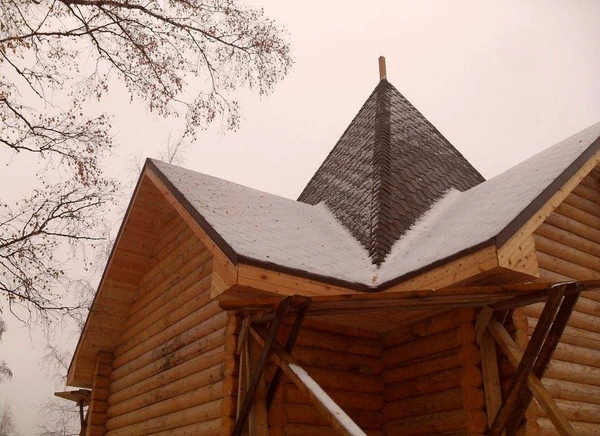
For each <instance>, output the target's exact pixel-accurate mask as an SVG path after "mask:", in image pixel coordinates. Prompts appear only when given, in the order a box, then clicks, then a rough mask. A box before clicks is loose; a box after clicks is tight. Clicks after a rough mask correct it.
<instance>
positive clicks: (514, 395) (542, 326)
mask: <svg viewBox="0 0 600 436" xmlns="http://www.w3.org/2000/svg"><path fill="white" fill-rule="evenodd" d="M564 292H565V286H561V287H558V288H555V289H554V290H553V292H552V293H551V294H550V297H549V298H548V301H547V302H546V305H545V306H544V311H543V312H542V316H541V317H540V320H539V321H538V325H537V326H536V328H535V330H534V332H533V335H532V336H531V340H530V341H529V345H528V346H527V348H526V350H525V353H524V354H523V357H522V358H521V360H520V362H519V365H518V367H517V371H516V373H515V376H514V378H513V381H512V383H511V386H510V388H509V391H508V395H507V397H506V400H505V401H504V403H503V404H502V406H501V407H500V410H499V411H498V413H497V415H496V417H495V419H494V422H493V424H492V425H491V426H490V431H489V434H490V436H500V435H501V434H502V432H503V431H504V430H505V429H506V426H507V424H508V421H509V419H510V418H511V416H513V415H514V414H516V415H519V416H521V417H522V416H523V414H524V413H525V411H524V410H522V411H521V410H519V409H518V408H519V406H522V405H521V404H520V402H519V397H520V396H521V395H523V388H524V387H525V386H526V384H527V380H528V378H529V375H530V374H531V371H532V370H533V366H534V365H535V362H536V359H537V356H538V354H539V352H540V350H541V349H542V347H543V346H544V342H545V340H546V336H547V335H548V331H549V330H550V327H551V326H552V322H553V321H554V317H555V316H556V313H557V311H558V309H559V307H560V304H561V302H562V298H563V295H564ZM507 433H508V434H509V435H510V434H511V433H509V432H507Z"/></svg>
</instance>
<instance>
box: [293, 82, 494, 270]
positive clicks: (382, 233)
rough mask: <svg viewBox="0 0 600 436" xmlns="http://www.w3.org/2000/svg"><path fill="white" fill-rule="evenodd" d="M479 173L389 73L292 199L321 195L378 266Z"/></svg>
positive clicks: (310, 199)
mask: <svg viewBox="0 0 600 436" xmlns="http://www.w3.org/2000/svg"><path fill="white" fill-rule="evenodd" d="M483 181H484V178H483V177H482V176H481V175H480V174H479V173H478V172H477V170H475V168H473V166H471V164H470V163H469V162H468V161H467V160H466V159H465V158H464V157H463V156H462V155H461V154H460V153H459V152H458V151H457V150H456V149H455V148H454V147H453V146H452V144H450V142H448V140H447V139H446V138H444V137H443V136H442V135H441V134H440V133H439V132H438V131H437V129H436V128H435V127H434V126H433V125H432V124H431V123H430V122H429V121H427V120H426V119H425V117H424V116H423V115H422V114H421V113H420V112H419V111H418V110H417V109H416V108H415V107H414V106H413V105H412V104H410V103H409V102H408V100H406V98H404V96H403V95H402V94H400V92H398V90H397V89H396V88H394V87H393V86H392V85H391V84H390V83H389V82H388V81H387V80H385V79H384V80H381V81H380V82H379V84H378V85H377V87H376V88H375V90H374V91H373V93H372V94H371V95H370V96H369V98H368V99H367V101H366V102H365V104H364V105H363V107H362V108H361V109H360V111H359V112H358V115H356V117H355V118H354V120H353V121H352V122H351V123H350V125H349V126H348V128H347V129H346V131H345V132H344V134H343V135H342V137H341V138H340V140H339V141H338V143H337V144H336V146H335V147H334V148H333V150H332V151H331V153H330V154H329V156H327V158H326V159H325V161H324V162H323V164H322V165H321V167H320V168H319V169H318V170H317V172H316V173H315V175H314V176H313V178H312V179H311V180H310V182H309V183H308V184H307V185H306V187H305V188H304V191H302V193H301V194H300V197H299V198H298V200H299V201H302V202H304V203H308V204H317V203H320V202H325V204H326V205H327V206H328V207H329V208H330V210H331V211H332V212H333V213H334V215H335V216H336V217H337V218H338V219H339V220H340V221H341V222H342V224H343V225H344V226H345V227H346V228H347V229H348V230H349V231H350V233H352V235H353V236H354V237H355V238H356V239H357V240H358V241H360V243H361V244H362V245H363V246H364V247H365V248H366V249H367V250H368V252H369V255H370V256H371V259H372V261H373V263H374V264H376V265H381V263H382V262H383V261H384V260H385V257H386V256H387V255H388V254H389V252H390V250H391V248H392V245H393V244H394V242H396V241H397V240H398V239H399V238H400V236H402V235H403V234H404V233H405V232H406V231H407V230H408V229H409V228H410V227H411V226H412V225H413V224H414V223H415V222H416V221H417V220H418V219H419V217H420V216H421V215H423V213H425V212H426V211H427V210H428V209H429V208H430V207H431V205H433V203H434V202H435V201H436V200H438V199H439V198H440V197H441V196H442V195H443V194H444V193H445V192H446V191H448V190H449V189H451V188H455V189H457V190H459V191H465V190H467V189H469V188H471V187H473V186H475V185H478V184H479V183H481V182H483Z"/></svg>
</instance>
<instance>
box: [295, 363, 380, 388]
mask: <svg viewBox="0 0 600 436" xmlns="http://www.w3.org/2000/svg"><path fill="white" fill-rule="evenodd" d="M303 368H304V369H305V370H306V372H307V373H308V374H310V376H311V377H312V378H314V379H315V381H316V382H317V383H318V384H319V385H320V386H321V387H322V388H324V389H327V388H332V389H340V390H346V391H354V392H368V393H379V392H381V391H382V389H383V386H384V381H383V379H382V378H381V377H378V376H374V375H368V374H357V373H350V372H346V371H335V370H331V369H324V368H317V367H309V366H305V367H303Z"/></svg>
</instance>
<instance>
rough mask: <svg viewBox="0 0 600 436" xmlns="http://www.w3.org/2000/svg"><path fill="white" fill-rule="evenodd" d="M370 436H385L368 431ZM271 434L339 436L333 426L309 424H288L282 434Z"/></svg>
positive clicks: (380, 432)
mask: <svg viewBox="0 0 600 436" xmlns="http://www.w3.org/2000/svg"><path fill="white" fill-rule="evenodd" d="M365 433H366V434H367V435H368V436H385V434H384V433H383V432H382V431H381V430H366V431H365ZM269 434H277V435H285V436H339V433H338V432H337V431H335V430H334V429H333V428H332V427H331V426H317V425H309V424H293V423H289V424H286V425H285V427H284V428H283V429H282V432H281V433H273V432H272V431H271V429H269Z"/></svg>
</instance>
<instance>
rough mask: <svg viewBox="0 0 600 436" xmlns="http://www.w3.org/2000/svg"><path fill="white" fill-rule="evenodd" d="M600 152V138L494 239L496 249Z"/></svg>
mask: <svg viewBox="0 0 600 436" xmlns="http://www.w3.org/2000/svg"><path fill="white" fill-rule="evenodd" d="M598 150H600V137H599V138H597V139H596V140H595V141H594V142H592V144H591V145H590V146H589V147H588V148H587V149H585V151H584V152H583V153H581V154H580V155H579V156H578V157H577V159H575V160H574V161H573V163H571V165H569V166H568V167H567V168H566V169H565V170H564V171H563V172H562V173H561V174H560V175H559V176H558V177H557V178H556V179H554V181H553V182H552V183H550V184H549V185H548V186H547V187H546V189H544V190H543V191H542V193H541V194H540V195H538V196H537V197H536V198H535V199H534V200H533V201H532V202H531V203H530V204H529V205H528V206H527V207H526V208H525V209H523V211H522V212H521V213H519V214H518V215H517V216H516V217H515V218H514V219H513V220H512V221H511V222H510V223H509V224H508V225H507V226H506V227H504V228H503V229H502V230H501V231H500V233H498V235H497V236H496V238H495V241H494V243H495V244H496V247H498V248H500V247H502V246H503V245H504V244H505V243H506V242H507V241H508V240H509V239H510V238H511V237H512V236H513V235H514V234H515V233H516V232H517V231H518V230H519V229H520V228H521V227H523V226H524V225H525V223H526V222H527V221H528V220H529V219H530V218H531V217H532V216H533V215H534V214H535V213H536V212H537V211H538V210H540V209H541V208H542V206H543V205H544V204H546V202H547V201H548V200H550V198H551V197H552V196H553V195H554V193H555V192H557V191H558V190H559V189H560V188H561V187H562V186H563V185H564V184H565V183H567V181H568V180H569V179H570V178H571V177H573V176H574V175H575V173H576V172H577V171H579V169H580V168H581V167H582V166H583V165H584V164H585V163H586V162H587V161H588V160H590V159H591V158H592V156H593V155H594V154H595V153H596V152H597V151H598Z"/></svg>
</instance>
